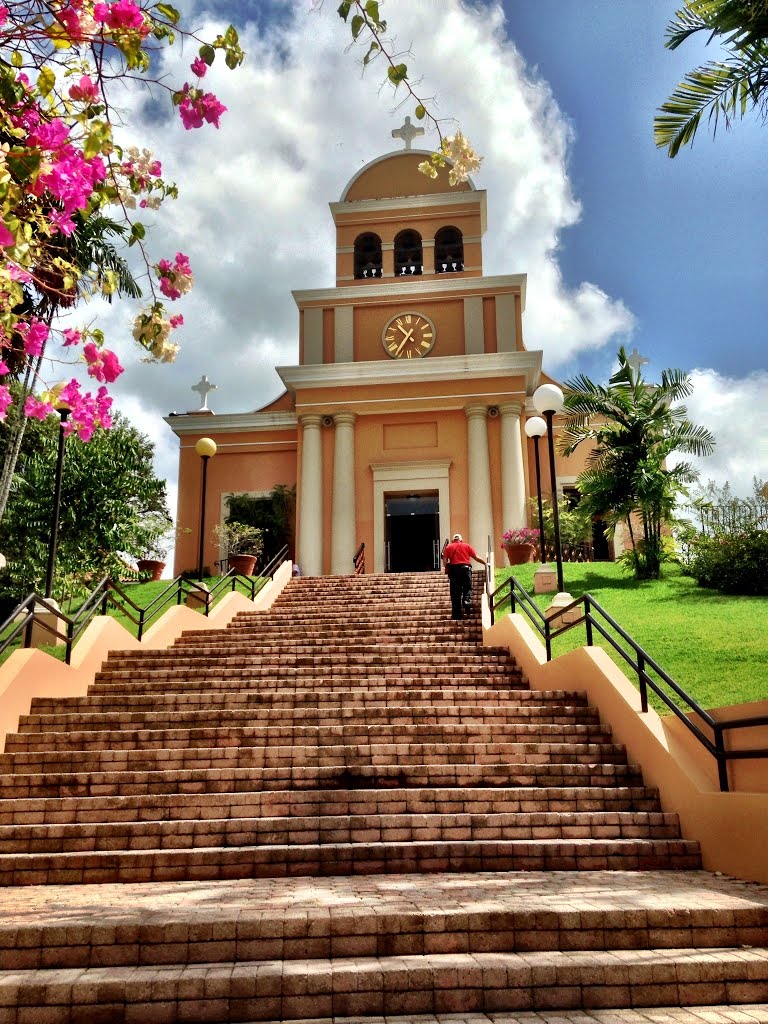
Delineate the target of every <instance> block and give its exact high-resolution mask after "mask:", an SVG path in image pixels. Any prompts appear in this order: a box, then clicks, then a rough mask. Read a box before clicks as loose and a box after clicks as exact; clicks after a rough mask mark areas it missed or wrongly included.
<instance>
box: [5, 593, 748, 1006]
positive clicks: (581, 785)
mask: <svg viewBox="0 0 768 1024" xmlns="http://www.w3.org/2000/svg"><path fill="white" fill-rule="evenodd" d="M478 587H479V584H478ZM476 612H477V610H476ZM0 884H1V885H2V886H3V887H4V888H3V889H2V890H0V1024H6V1022H9V1024H10V1022H13V1024H33V1022H38V1024H58V1022H65V1021H66V1022H81V1021H83V1022H100V1021H104V1022H110V1024H112V1022H119V1021H136V1022H141V1024H152V1022H165V1021H169V1022H170V1021H181V1020H183V1021H199V1022H203V1021H209V1022H224V1021H273V1020H274V1021H277V1020H307V1019H312V1020H317V1019H323V1018H335V1017H355V1018H357V1019H359V1018H361V1017H364V1018H366V1019H367V1020H368V1021H370V1022H371V1024H375V1022H376V1020H377V1019H378V1018H382V1017H388V1018H391V1017H392V1016H398V1017H403V1016H406V1017H409V1018H412V1017H417V1016H418V1015H424V1014H427V1015H432V1016H430V1020H433V1019H434V1015H439V1016H443V1015H448V1018H449V1019H450V1020H452V1021H453V1020H458V1019H460V1020H462V1021H463V1020H465V1019H466V1015H467V1014H479V1015H483V1014H493V1015H494V1017H493V1019H494V1020H495V1021H499V1019H500V1016H499V1015H501V1019H503V1020H504V1021H507V1022H510V1024H511V1022H513V1021H520V1022H522V1021H526V1022H530V1024H532V1022H533V1021H543V1020H547V1021H550V1020H551V1021H557V1022H558V1024H566V1022H569V1021H574V1022H577V1021H578V1022H580V1024H587V1022H590V1024H591V1022H605V1024H616V1022H618V1021H621V1022H622V1024H635V1022H637V1024H640V1022H643V1024H647V1022H648V1021H650V1020H653V1021H659V1022H660V1021H664V1022H667V1024H677V1022H693V1021H695V1022H699V1024H701V1022H704V1021H707V1022H710V1024H716V1022H721V1021H722V1022H725V1021H743V1022H745V1024H749V1022H768V949H766V948H764V947H766V946H768V888H766V887H765V886H759V885H755V884H750V883H746V882H740V881H737V880H734V879H729V878H724V877H720V876H716V875H712V874H710V873H707V872H703V871H701V870H700V860H699V851H698V846H697V844H696V842H695V841H694V840H692V839H682V838H681V837H680V834H679V829H678V823H677V819H676V816H675V815H674V814H669V813H665V812H663V811H662V810H661V808H660V806H659V802H658V797H657V794H656V793H655V792H654V791H653V790H651V789H648V788H647V787H645V786H644V785H643V781H642V777H641V774H640V770H639V768H638V767H637V766H635V765H630V764H627V760H626V757H625V753H624V750H623V748H622V747H621V746H619V745H617V744H614V743H612V741H611V736H610V731H609V730H608V729H607V728H606V726H605V725H603V724H601V723H600V722H599V720H598V718H597V716H596V714H595V712H594V710H593V709H591V708H590V707H588V706H587V705H586V702H585V700H584V699H583V697H582V696H581V695H580V694H578V693H570V692H566V691H549V692H542V691H537V692H532V691H530V690H529V689H528V688H527V686H526V682H525V680H524V679H523V678H522V677H521V675H520V672H519V670H518V669H517V667H516V665H515V663H514V661H513V660H512V659H511V658H510V656H509V653H508V652H507V651H506V650H504V649H499V648H491V647H483V646H482V645H481V627H480V621H479V614H477V613H476V614H475V616H474V617H472V618H469V619H465V620H463V621H461V622H453V621H451V619H450V602H449V598H448V588H447V582H446V579H445V577H444V576H442V575H441V574H412V575H411V574H401V575H381V576H358V577H343V578H340V577H326V578H310V577H307V578H297V579H295V580H293V581H291V583H290V584H289V585H288V586H287V588H286V589H285V591H284V592H283V594H282V595H281V597H280V598H279V599H278V601H277V602H276V604H275V605H274V606H273V608H272V609H271V610H270V611H268V612H260V613H257V612H253V613H250V612H249V613H244V614H241V615H239V616H238V617H237V618H236V619H235V620H234V621H233V623H232V624H231V625H230V626H229V627H228V628H227V629H223V630H219V631H207V632H203V631H201V632H190V633H186V634H185V635H184V636H182V637H181V638H180V639H179V640H178V641H177V642H176V644H175V645H174V646H173V647H172V648H170V649H168V650H164V651H130V652H127V651H123V652H121V651H116V652H113V653H112V654H111V655H110V657H109V658H108V660H107V661H106V662H105V664H104V666H103V669H102V671H101V672H100V673H99V674H98V676H97V678H96V680H95V682H94V684H93V686H92V687H91V688H90V691H89V693H88V696H86V697H83V698H66V699H59V700H54V699H37V700H34V701H33V706H32V713H31V714H30V715H29V716H26V717H25V718H23V719H22V721H21V722H20V726H19V732H18V733H17V734H15V735H13V736H10V737H9V738H8V742H7V744H6V752H5V753H4V754H2V755H0ZM737 1005H738V1008H736V1007H737ZM648 1007H666V1008H667V1009H666V1010H664V1011H663V1012H662V1011H651V1010H648V1009H642V1008H648ZM685 1007H690V1008H691V1009H684V1008H685ZM692 1007H696V1008H697V1009H692ZM534 1011H536V1012H534ZM537 1013H538V1014H540V1016H539V1015H537ZM456 1014H459V1015H462V1016H461V1017H460V1018H455V1017H453V1016H451V1015H456ZM483 1019H484V1018H483V1017H482V1016H480V1017H478V1020H483Z"/></svg>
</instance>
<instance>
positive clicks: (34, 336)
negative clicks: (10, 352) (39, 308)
mask: <svg viewBox="0 0 768 1024" xmlns="http://www.w3.org/2000/svg"><path fill="white" fill-rule="evenodd" d="M16 331H17V333H18V334H20V335H21V338H22V341H23V342H24V351H25V352H26V354H27V355H28V356H41V355H42V354H43V346H44V345H45V343H46V341H47V340H48V333H49V330H48V325H47V324H44V323H43V322H42V321H41V320H38V319H37V317H34V316H33V317H32V319H31V320H29V322H28V323H23V322H19V323H17V324H16Z"/></svg>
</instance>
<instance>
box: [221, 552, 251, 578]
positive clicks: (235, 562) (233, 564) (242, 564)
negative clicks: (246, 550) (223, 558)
mask: <svg viewBox="0 0 768 1024" xmlns="http://www.w3.org/2000/svg"><path fill="white" fill-rule="evenodd" d="M228 561H229V568H230V569H234V570H235V572H239V573H240V575H241V576H253V571H254V569H255V568H256V555H230V556H229V559H228Z"/></svg>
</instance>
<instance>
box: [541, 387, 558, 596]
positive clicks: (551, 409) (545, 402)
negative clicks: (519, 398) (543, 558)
mask: <svg viewBox="0 0 768 1024" xmlns="http://www.w3.org/2000/svg"><path fill="white" fill-rule="evenodd" d="M564 402H565V396H564V395H563V392H562V391H561V390H560V388H559V387H558V386H557V384H542V385H541V386H540V387H538V388H536V390H535V391H534V393H533V405H534V408H535V409H536V412H539V413H541V415H542V416H543V417H544V419H545V420H546V422H547V441H548V445H549V475H550V478H551V480H552V518H553V521H554V527H555V561H556V562H557V589H558V591H559V593H561V594H562V593H564V592H565V584H564V582H563V553H562V551H561V549H560V511H559V509H558V503H557V475H556V473H555V439H554V428H553V421H554V418H555V413H558V412H560V410H561V409H562V408H563V403H564Z"/></svg>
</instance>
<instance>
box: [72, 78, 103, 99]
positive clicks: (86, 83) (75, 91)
mask: <svg viewBox="0 0 768 1024" xmlns="http://www.w3.org/2000/svg"><path fill="white" fill-rule="evenodd" d="M69 95H70V97H71V98H72V99H73V100H75V101H77V102H83V103H96V102H97V101H98V99H99V87H98V86H97V85H96V83H95V82H93V81H91V79H90V77H89V76H88V75H83V77H82V78H81V79H80V81H79V82H77V83H76V84H75V85H71V86H70V87H69Z"/></svg>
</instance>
